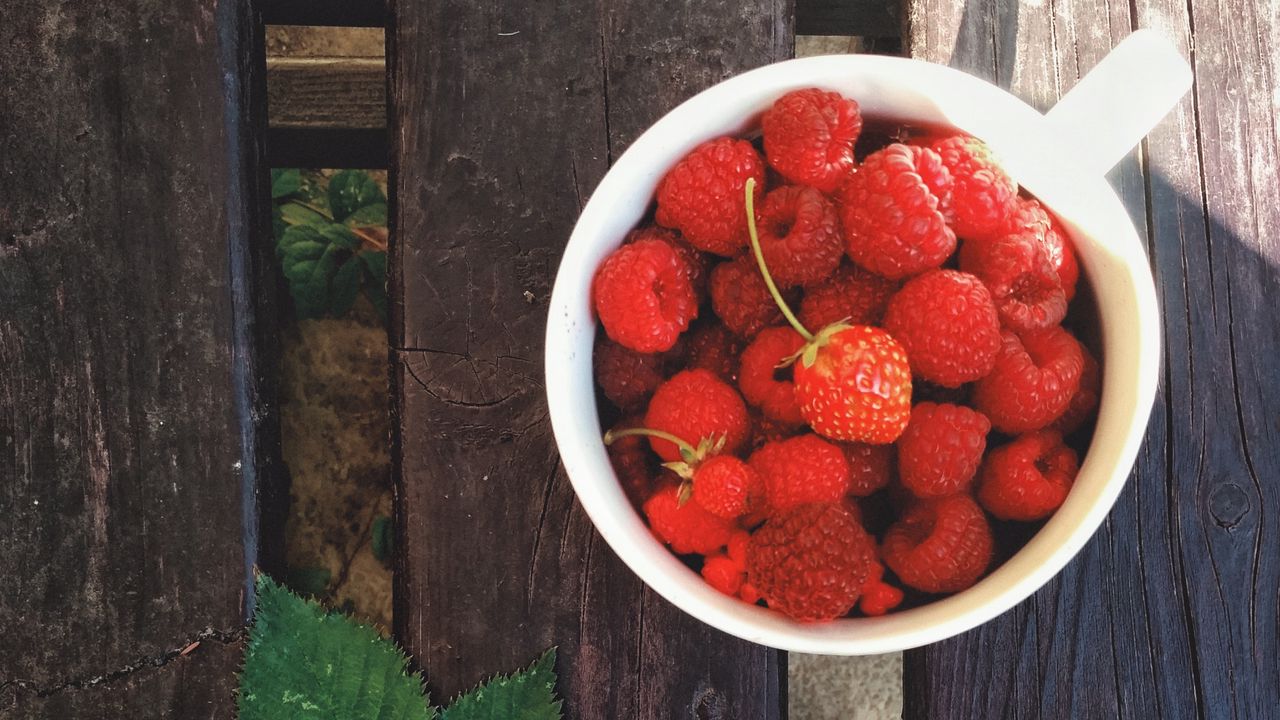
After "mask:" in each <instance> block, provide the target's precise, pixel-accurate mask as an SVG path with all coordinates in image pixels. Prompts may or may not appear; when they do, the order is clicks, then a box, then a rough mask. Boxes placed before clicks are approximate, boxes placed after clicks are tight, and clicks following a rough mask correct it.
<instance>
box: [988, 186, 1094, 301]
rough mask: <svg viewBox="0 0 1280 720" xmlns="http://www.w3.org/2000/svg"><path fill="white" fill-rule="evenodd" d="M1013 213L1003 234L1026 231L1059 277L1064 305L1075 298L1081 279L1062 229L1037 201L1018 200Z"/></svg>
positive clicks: (1073, 255)
mask: <svg viewBox="0 0 1280 720" xmlns="http://www.w3.org/2000/svg"><path fill="white" fill-rule="evenodd" d="M1015 208H1016V209H1015V211H1014V213H1013V215H1012V216H1010V218H1009V223H1008V225H1006V227H1005V234H1015V233H1018V232H1020V231H1023V230H1029V231H1031V233H1032V234H1033V235H1035V237H1036V239H1037V240H1039V241H1040V245H1041V247H1043V248H1044V251H1045V255H1046V256H1047V257H1048V258H1049V265H1050V266H1051V267H1053V269H1054V270H1055V271H1056V272H1057V273H1058V280H1059V282H1060V283H1061V284H1062V290H1063V292H1064V293H1066V296H1067V302H1070V301H1071V298H1073V297H1075V296H1076V281H1077V280H1078V279H1079V278H1080V266H1079V265H1078V264H1077V263H1076V254H1075V251H1074V250H1073V249H1072V246H1071V238H1070V237H1069V236H1068V235H1067V231H1066V230H1063V229H1062V225H1060V224H1059V223H1058V219H1057V218H1055V217H1054V216H1053V215H1052V214H1051V213H1050V212H1049V211H1048V210H1046V209H1045V207H1044V206H1043V205H1041V204H1040V202H1039V201H1038V200H1035V199H1034V198H1031V199H1024V198H1018V200H1017V204H1016V206H1015Z"/></svg>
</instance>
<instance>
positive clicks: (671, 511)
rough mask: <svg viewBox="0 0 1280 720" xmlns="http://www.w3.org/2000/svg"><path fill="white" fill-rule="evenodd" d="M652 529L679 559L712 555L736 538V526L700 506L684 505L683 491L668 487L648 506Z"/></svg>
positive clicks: (648, 502)
mask: <svg viewBox="0 0 1280 720" xmlns="http://www.w3.org/2000/svg"><path fill="white" fill-rule="evenodd" d="M644 514H645V517H647V518H649V527H650V529H652V530H653V533H654V534H655V535H657V536H658V539H659V540H661V541H662V542H664V543H666V544H668V545H670V546H671V549H672V550H673V551H675V552H676V553H677V554H679V555H691V554H693V553H697V554H699V555H711V554H714V553H715V552H717V551H719V550H720V548H723V547H724V546H725V545H726V544H727V543H728V542H729V537H730V536H731V535H732V534H733V524H732V523H730V522H729V521H727V520H723V519H721V518H718V517H716V516H715V515H712V514H711V513H709V512H707V511H706V510H704V509H703V508H702V506H701V505H699V504H698V503H692V502H687V503H683V504H682V503H681V502H680V487H679V486H678V485H674V484H671V485H667V486H665V487H663V488H661V489H660V490H658V491H657V492H655V493H654V494H653V495H652V496H651V497H650V498H649V499H648V500H647V501H645V504H644Z"/></svg>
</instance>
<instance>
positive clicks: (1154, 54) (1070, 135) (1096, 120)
mask: <svg viewBox="0 0 1280 720" xmlns="http://www.w3.org/2000/svg"><path fill="white" fill-rule="evenodd" d="M1192 79H1193V77H1192V73H1191V66H1190V65H1188V64H1187V61H1186V60H1185V59H1184V58H1183V57H1182V53H1180V52H1179V51H1178V49H1177V48H1176V47H1174V46H1173V43H1171V42H1169V40H1168V39H1167V38H1165V37H1164V36H1163V35H1161V34H1160V33H1158V32H1156V31H1154V30H1148V29H1143V30H1136V31H1134V33H1133V34H1132V35H1130V36H1129V37H1127V38H1125V39H1124V40H1122V41H1121V42H1120V44H1119V45H1116V46H1115V48H1114V49H1113V50H1112V51H1111V52H1110V53H1108V54H1107V56H1106V57H1104V58H1103V59H1102V61H1101V62H1099V63H1098V64H1097V65H1096V66H1095V67H1094V68H1093V70H1091V71H1089V73H1088V74H1087V75H1085V76H1084V77H1083V78H1081V79H1080V82H1078V83H1076V86H1075V87H1074V88H1072V89H1071V91H1070V92H1068V93H1067V94H1066V95H1064V96H1063V97H1062V99H1061V100H1059V101H1058V104H1057V105H1054V106H1053V108H1051V109H1050V110H1049V112H1047V113H1045V116H1044V117H1045V121H1046V122H1047V123H1048V124H1049V126H1050V130H1051V132H1052V137H1055V138H1058V139H1059V140H1060V141H1061V144H1062V145H1061V146H1062V147H1063V148H1066V151H1067V154H1068V155H1070V156H1073V157H1074V158H1075V160H1076V162H1078V163H1080V164H1081V165H1083V166H1084V168H1085V169H1086V170H1087V171H1089V172H1090V173H1093V174H1096V175H1102V174H1105V173H1106V172H1107V171H1108V170H1110V169H1111V168H1113V167H1115V165H1116V163H1118V162H1120V160H1121V159H1123V158H1124V156H1125V155H1126V154H1127V153H1128V152H1129V151H1130V150H1131V149H1133V147H1134V146H1135V145H1137V144H1138V143H1139V142H1141V141H1142V138H1143V137H1145V136H1146V134H1147V133H1149V132H1151V130H1152V129H1153V128H1154V127H1155V126H1156V124H1157V123H1159V122H1160V120H1161V118H1163V117H1164V116H1165V115H1166V114H1168V112H1169V111H1170V110H1172V109H1173V107H1174V106H1175V105H1177V104H1178V101H1179V100H1181V99H1182V96H1183V95H1186V93H1187V90H1189V89H1190V88H1191V83H1192Z"/></svg>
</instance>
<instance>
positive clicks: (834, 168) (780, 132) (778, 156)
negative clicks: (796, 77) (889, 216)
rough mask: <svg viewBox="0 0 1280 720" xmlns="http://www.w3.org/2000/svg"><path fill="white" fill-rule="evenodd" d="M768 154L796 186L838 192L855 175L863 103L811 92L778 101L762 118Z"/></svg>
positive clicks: (766, 152)
mask: <svg viewBox="0 0 1280 720" xmlns="http://www.w3.org/2000/svg"><path fill="white" fill-rule="evenodd" d="M760 124H761V126H762V130H763V133H764V154H765V157H767V158H768V160H769V164H770V165H772V166H773V167H774V168H775V169H776V170H777V171H778V172H779V173H782V175H783V177H785V178H787V179H788V180H790V181H791V182H793V183H800V184H802V185H812V186H813V187H816V188H818V189H819V190H821V191H822V192H826V193H830V192H834V191H835V189H836V188H838V187H840V183H842V182H844V179H845V178H846V177H848V176H849V173H850V172H852V171H853V165H854V159H853V144H854V143H855V142H857V140H858V134H859V133H861V132H862V114H861V113H860V112H858V103H856V102H854V101H853V100H850V99H848V98H845V97H841V96H840V94H839V93H834V92H828V91H826V90H819V89H818V88H808V89H805V90H793V91H791V92H789V93H787V94H786V95H783V96H782V97H780V98H778V100H777V101H776V102H774V104H773V107H771V108H769V109H768V110H766V111H765V113H764V117H762V118H761V119H760Z"/></svg>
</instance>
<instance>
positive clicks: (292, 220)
mask: <svg viewBox="0 0 1280 720" xmlns="http://www.w3.org/2000/svg"><path fill="white" fill-rule="evenodd" d="M280 219H281V220H284V222H285V224H286V225H308V224H319V223H327V222H332V220H330V219H329V218H328V217H326V216H325V215H323V214H321V213H318V212H316V211H315V210H313V209H311V208H309V207H307V206H306V205H300V204H298V203H296V202H285V203H281V204H280Z"/></svg>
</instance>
